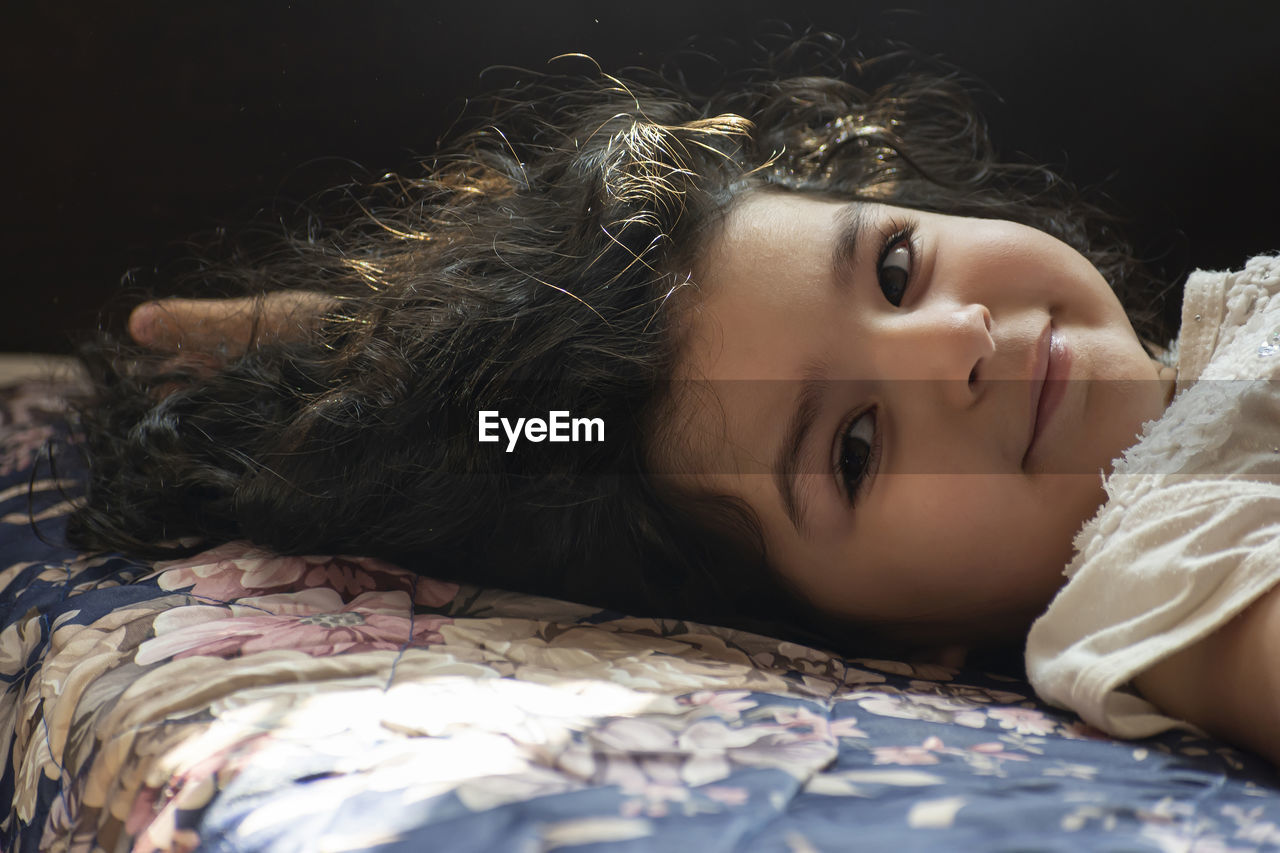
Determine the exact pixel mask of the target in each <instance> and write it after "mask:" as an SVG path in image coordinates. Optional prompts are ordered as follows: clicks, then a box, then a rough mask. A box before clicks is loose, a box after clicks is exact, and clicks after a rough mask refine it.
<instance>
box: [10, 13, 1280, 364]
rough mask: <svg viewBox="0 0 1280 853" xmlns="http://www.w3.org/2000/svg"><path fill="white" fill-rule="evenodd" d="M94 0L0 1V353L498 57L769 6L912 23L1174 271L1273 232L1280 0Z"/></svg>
mask: <svg viewBox="0 0 1280 853" xmlns="http://www.w3.org/2000/svg"><path fill="white" fill-rule="evenodd" d="M105 5H107V4H102V3H100V2H97V0H84V2H75V3H70V2H11V3H7V4H6V10H5V12H4V14H3V16H2V18H0V62H3V69H4V71H3V78H2V79H0V83H2V84H3V90H2V91H3V92H4V93H5V95H4V97H5V99H6V101H7V102H8V103H7V104H6V105H5V109H4V111H3V113H0V115H3V116H4V118H3V121H4V124H5V128H4V129H3V131H0V140H3V142H0V145H2V146H3V149H0V151H2V152H3V153H4V157H3V160H0V162H3V164H4V169H5V173H4V188H5V190H4V191H5V195H6V201H7V204H5V205H4V214H3V215H4V221H3V229H2V232H0V233H3V241H4V242H3V252H4V254H3V257H4V260H5V263H4V267H3V269H4V273H3V279H2V284H3V296H4V299H3V303H2V304H3V308H2V309H0V318H2V319H0V323H3V326H2V330H3V338H2V340H0V349H3V350H43V351H52V352H58V351H67V350H69V349H70V347H71V342H72V340H73V337H74V333H75V332H76V330H80V331H81V332H83V331H84V330H86V329H89V328H92V327H94V326H95V325H96V324H97V323H98V322H99V312H100V310H101V309H102V307H103V305H104V304H106V303H107V302H108V301H109V300H111V299H112V298H114V299H115V300H116V301H117V303H121V302H122V301H123V302H127V301H128V300H127V299H124V298H123V297H122V296H121V287H122V282H124V283H125V284H128V285H129V286H130V287H133V288H139V287H141V288H149V287H150V288H161V289H162V288H163V287H164V282H165V281H166V280H167V279H168V278H169V276H170V274H171V273H172V272H174V271H175V270H178V269H180V268H181V267H182V261H181V258H183V257H184V256H185V255H186V254H187V253H188V252H189V249H188V248H187V247H186V246H185V245H184V241H185V240H186V239H187V238H188V237H189V236H190V235H192V234H194V233H197V232H208V231H210V230H212V229H214V228H217V227H219V226H223V225H232V226H234V225H235V224H236V223H241V222H244V221H247V220H249V219H252V218H254V217H261V216H262V215H263V214H262V211H264V210H269V209H270V208H271V206H272V203H273V202H272V200H273V199H276V198H282V197H283V198H294V199H300V198H303V197H305V196H307V195H309V194H310V193H312V192H313V191H316V190H319V189H321V188H323V187H324V186H326V185H329V184H332V183H337V182H341V181H344V180H346V179H348V178H350V177H351V176H353V175H358V174H360V173H361V167H362V166H363V167H365V168H367V169H370V170H373V171H374V172H381V171H383V170H386V169H390V168H399V167H404V166H406V165H408V163H409V162H410V161H411V152H423V153H425V152H428V151H430V149H431V148H432V146H433V143H434V141H435V140H436V138H437V137H438V136H439V135H440V134H441V133H442V132H443V131H444V130H445V129H446V128H447V127H448V126H449V124H450V123H451V121H452V120H453V118H454V117H455V116H456V115H457V113H458V112H459V110H460V109H461V108H462V106H463V104H464V101H465V98H466V97H467V96H469V95H474V94H477V93H480V92H483V91H485V90H486V89H487V88H489V87H490V86H491V85H492V83H487V82H486V80H484V79H482V78H481V76H480V72H481V71H482V69H484V68H486V67H488V66H491V65H496V64H505V65H519V66H525V67H529V68H545V67H546V64H545V63H546V61H547V60H548V59H549V58H550V57H552V56H555V55H557V54H560V53H565V52H581V53H587V54H590V55H592V56H593V57H595V58H596V59H597V60H598V61H599V62H600V64H601V65H602V66H603V67H604V68H605V69H606V70H611V69H617V68H619V67H622V66H626V65H631V64H651V63H654V62H656V61H658V60H660V59H661V58H663V57H664V56H666V55H668V54H669V53H670V52H672V51H673V50H676V49H678V48H680V47H681V46H683V45H685V44H686V43H687V42H688V41H689V39H690V37H691V36H697V37H700V39H701V41H699V42H698V43H699V44H705V45H706V46H707V47H709V48H712V49H714V48H715V45H716V43H717V41H718V40H720V39H721V38H723V37H728V38H736V39H739V40H747V39H751V38H753V37H755V36H759V35H761V34H763V33H769V32H778V31H779V29H780V26H779V24H777V23H769V22H777V21H781V22H786V23H788V24H789V25H791V26H792V27H793V28H795V29H796V30H797V31H802V30H803V29H804V28H805V27H807V26H813V27H816V28H820V29H830V30H834V31H837V32H840V33H841V34H843V35H845V36H848V37H849V38H850V39H851V40H852V41H853V43H854V44H855V45H858V46H863V47H865V48H866V49H867V50H868V51H873V52H874V51H875V50H877V49H878V48H881V47H883V45H884V39H885V38H886V37H887V38H892V39H897V40H900V41H903V42H906V43H909V44H911V45H913V46H915V47H917V48H919V49H921V50H923V51H925V52H928V53H937V54H941V55H942V56H943V57H945V58H946V59H948V60H950V61H952V62H954V63H956V64H957V65H959V66H961V67H962V68H964V69H966V70H967V71H969V72H971V73H972V74H973V75H975V76H977V77H979V78H981V79H982V80H983V81H985V82H986V83H987V84H988V85H989V87H990V88H991V89H992V90H993V91H994V92H996V93H998V94H999V96H1000V97H1001V99H1002V100H996V99H994V98H990V97H988V98H984V99H983V101H982V103H983V105H984V106H985V108H986V113H987V116H988V119H989V121H990V123H991V125H992V128H993V133H994V136H995V138H996V141H997V143H998V145H999V146H1000V148H1001V150H1002V151H1003V152H1004V153H1005V154H1013V153H1016V152H1024V153H1026V154H1027V155H1030V156H1031V157H1032V158H1033V159H1036V160H1038V161H1041V162H1045V163H1050V164H1053V165H1056V166H1058V167H1061V168H1064V169H1065V171H1066V173H1067V175H1068V177H1070V178H1071V179H1073V180H1074V181H1076V182H1078V183H1081V184H1085V185H1090V186H1099V185H1100V186H1101V188H1102V189H1103V190H1104V191H1105V193H1106V195H1107V196H1109V197H1110V200H1111V204H1112V206H1113V207H1114V208H1115V209H1116V210H1117V211H1118V212H1120V213H1121V214H1123V215H1125V216H1126V217H1127V218H1128V219H1129V220H1130V221H1131V222H1132V229H1131V234H1132V236H1133V237H1134V239H1135V242H1136V244H1137V246H1138V247H1139V249H1140V250H1141V252H1142V253H1143V254H1144V256H1145V257H1147V258H1148V259H1149V260H1150V262H1151V264H1152V266H1153V268H1154V269H1155V270H1156V271H1157V272H1158V273H1159V274H1160V275H1162V276H1163V277H1164V278H1165V279H1166V280H1169V281H1171V282H1174V281H1177V280H1179V279H1180V278H1181V277H1182V276H1184V275H1185V273H1186V272H1187V271H1188V270H1189V269H1191V268H1193V267H1210V268H1212V267H1217V268H1225V267H1236V266H1239V265H1240V264H1241V263H1243V261H1244V260H1245V259H1246V258H1247V257H1248V256H1249V255H1250V254H1254V253H1258V252H1261V251H1275V250H1277V249H1280V227H1278V226H1280V167H1277V164H1276V156H1275V155H1276V153H1277V152H1278V151H1280V147H1278V146H1277V143H1276V135H1275V131H1274V125H1275V115H1276V107H1277V101H1278V100H1280V95H1278V94H1277V93H1278V92H1280V40H1278V39H1280V4H1276V3H1270V2H1225V3H1224V2H1207V3H1190V2H1188V3H1168V2H1164V3H1161V2H1110V3H1096V2H1082V0H1039V1H1038V2H1032V1H1031V0H1021V1H1020V2H986V3H977V2H958V0H956V1H953V2H945V0H938V2H896V3H894V2H882V1H881V0H877V2H860V1H859V0H842V2H839V3H833V2H823V3H788V4H781V3H768V2H759V0H738V1H737V2H732V3H730V2H705V3H697V2H695V1H694V0H685V1H684V2H680V3H675V2H668V0H657V2H650V3H632V4H629V5H624V4H621V3H616V2H615V3H602V2H595V3H592V2H558V3H557V2H536V0H527V1H526V2H521V3H510V2H469V3H468V2H464V3H450V4H443V3H438V2H428V0H368V1H367V2H301V0H299V2H294V3H286V2H272V0H263V2H256V3H247V2H245V3H236V2H213V0H209V2H206V3H203V4H199V3H195V2H186V0H183V2H174V0H163V2H161V0H135V2H133V3H129V4H119V5H120V8H119V9H117V10H115V11H111V10H107V9H105V8H103V7H104V6H105ZM132 292H136V291H131V293H132ZM129 298H132V297H129ZM1172 308H1173V309H1176V305H1174V306H1172ZM121 314H122V312H121V310H120V308H119V305H117V308H116V310H115V311H114V312H113V313H108V314H107V315H104V316H105V319H106V322H112V321H115V322H118V321H119V319H120V317H121Z"/></svg>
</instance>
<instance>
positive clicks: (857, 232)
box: [831, 201, 867, 288]
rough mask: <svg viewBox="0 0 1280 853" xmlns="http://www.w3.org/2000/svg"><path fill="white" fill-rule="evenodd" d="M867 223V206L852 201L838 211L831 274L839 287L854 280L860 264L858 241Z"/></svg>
mask: <svg viewBox="0 0 1280 853" xmlns="http://www.w3.org/2000/svg"><path fill="white" fill-rule="evenodd" d="M866 225H867V206H866V204H864V203H863V202H860V201H851V202H849V203H848V204H846V205H844V206H843V207H841V208H840V209H839V210H837V211H836V239H835V240H834V241H833V243H832V245H831V274H832V277H833V279H834V281H835V283H836V287H837V288H841V287H843V286H844V285H845V284H847V283H849V282H851V281H852V280H853V271H854V269H855V268H856V267H857V265H858V241H859V240H861V239H862V232H863V230H864V229H865V227H866Z"/></svg>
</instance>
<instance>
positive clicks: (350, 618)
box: [135, 588, 453, 665]
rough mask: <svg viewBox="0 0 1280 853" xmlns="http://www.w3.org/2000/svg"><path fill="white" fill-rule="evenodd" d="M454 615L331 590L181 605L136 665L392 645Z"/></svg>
mask: <svg viewBox="0 0 1280 853" xmlns="http://www.w3.org/2000/svg"><path fill="white" fill-rule="evenodd" d="M452 621H453V620H452V619H449V618H446V617H441V616H413V615H412V614H411V613H410V608H409V596H408V595H407V594H406V593H403V592H366V593H363V594H362V595H359V596H356V598H355V599H353V600H352V601H351V602H349V603H344V602H343V601H342V599H341V597H340V596H339V595H338V593H336V592H334V591H333V590H331V589H322V588H316V589H309V590H306V591H304V592H297V593H279V594H275V595H266V596H260V597H257V598H246V599H241V600H240V602H238V603H237V604H234V605H231V606H229V607H208V606H202V605H196V606H192V607H179V608H175V609H174V610H171V611H169V612H167V613H164V614H161V615H160V616H159V617H157V619H156V622H155V624H156V636H155V638H153V639H151V640H147V641H146V642H144V643H143V644H142V645H141V646H140V647H139V649H138V654H137V657H136V659H135V660H136V662H137V663H139V664H142V665H147V664H151V663H156V662H158V661H161V660H166V659H170V658H172V659H181V658H185V657H191V656H193V655H211V656H215V657H223V658H232V657H240V656H244V655H251V654H254V653H256V652H262V651H267V650H270V649H293V650H296V651H301V652H306V653H307V654H309V655H312V656H314V657H323V656H326V655H335V654H341V653H343V652H360V651H372V650H378V649H382V650H389V649H390V650H394V649H401V648H404V647H405V646H410V645H428V644H432V643H439V642H441V641H442V638H441V636H440V632H439V629H440V626H442V625H446V624H449V623H450V622H452Z"/></svg>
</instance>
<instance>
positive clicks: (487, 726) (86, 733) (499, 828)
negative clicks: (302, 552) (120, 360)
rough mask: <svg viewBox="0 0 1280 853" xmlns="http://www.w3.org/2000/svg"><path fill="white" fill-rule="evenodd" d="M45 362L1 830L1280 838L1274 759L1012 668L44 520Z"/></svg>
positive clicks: (715, 844) (126, 835) (0, 644)
mask: <svg viewBox="0 0 1280 853" xmlns="http://www.w3.org/2000/svg"><path fill="white" fill-rule="evenodd" d="M61 387H62V386H61V385H60V384H59V383H57V382H52V381H42V380H37V381H25V382H19V383H17V384H12V385H10V386H9V387H7V388H5V389H3V390H2V391H0V543H2V546H3V551H2V552H0V678H2V679H3V696H2V698H0V745H3V753H4V755H5V757H6V763H5V767H4V773H3V777H0V789H2V790H3V799H4V802H5V803H6V804H7V808H6V810H5V812H4V814H3V819H2V820H0V848H2V849H4V850H11V851H36V850H41V851H46V850H47V851H64V850H77V851H79V850H108V851H123V850H137V851H153V850H155V851H158V850H164V851H170V850H194V849H197V848H198V849H201V850H300V851H355V850H361V851H363V850H379V851H395V850H406V851H408V850H414V851H417V850H437V849H438V850H447V851H451V853H459V851H471V850H513V851H552V850H573V851H591V850H610V851H614V850H663V851H669V850H696V851H699V853H711V851H731V850H732V851H736V850H749V851H756V850H763V851H770V850H778V851H792V853H808V851H824V850H848V849H860V850H863V849H865V850H895V851H910V850H1064V851H1068V850H1070V851H1078V850H1165V851H1174V850H1177V851H1186V850H1197V851H1198V850H1206V851H1207V850H1213V851H1227V850H1230V851H1243V850H1259V849H1276V848H1280V780H1278V779H1277V777H1276V775H1275V772H1274V771H1273V769H1272V768H1271V767H1270V766H1269V765H1268V764H1266V763H1265V762H1263V761H1261V760H1260V759H1258V758H1256V757H1254V756H1251V755H1248V754H1245V753H1241V752H1239V751H1237V750H1234V749H1232V748H1230V747H1227V746H1224V745H1223V744H1221V743H1218V742H1215V741H1212V740H1208V739H1205V738H1201V737H1197V736H1194V735H1191V734H1188V733H1185V732H1172V733H1168V734H1166V735H1164V736H1161V737H1158V738H1154V739H1150V740H1146V741H1141V742H1124V741H1116V740H1112V739H1109V738H1107V737H1104V736H1102V735H1101V734H1099V733H1098V732H1097V731H1094V730H1092V729H1090V728H1089V727H1088V726H1086V725H1084V724H1082V723H1081V722H1080V721H1079V720H1078V719H1077V718H1075V717H1073V716H1072V715H1070V714H1066V713H1063V712H1060V711H1057V710H1054V709H1051V708H1049V707H1046V706H1045V705H1043V704H1041V703H1040V702H1038V701H1036V699H1035V698H1034V696H1033V695H1032V693H1031V690H1030V688H1029V687H1028V685H1027V684H1026V682H1025V681H1023V680H1021V679H1019V678H1015V677H1012V676H1009V675H999V674H992V673H984V672H981V671H976V670H972V671H971V670H955V669H951V668H946V667H941V666H932V665H928V666H926V665H910V664H907V663H903V662H899V661H887V660H867V659H846V658H843V657H840V656H837V655H833V654H830V653H828V652H825V651H821V650H818V649H813V648H807V647H804V646H799V645H796V644H793V643H787V642H781V641H778V640H775V639H770V638H768V637H764V636H759V635H755V634H748V633H744V632H741V631H734V630H729V629H725V628H719V627H715V626H708V625H698V624H693V623H688V622H683V621H677V620H662V619H640V618H631V617H628V616H627V615H626V614H622V613H615V612H608V611H601V610H599V609H598V608H591V607H585V606H582V605H578V604H573V603H569V602H562V601H552V600H547V599H541V598H535V597H532V596H528V595H521V594H515V593H511V592H505V591H501V590H493V589H479V588H475V587H468V586H465V585H464V586H459V585H455V584H450V583H446V582H442V581H437V580H432V579H431V577H432V574H433V572H432V566H430V565H419V566H393V565H389V564H387V563H383V562H380V561H377V560H373V559H367V558H361V557H356V556H330V555H319V556H314V557H280V556H274V555H271V554H267V553H264V552H261V551H259V550H258V549H256V548H254V547H253V546H252V545H249V544H247V543H229V544H226V545H223V546H220V547H218V548H215V549H213V550H211V551H208V552H206V553H204V554H201V555H198V556H196V557H192V558H188V559H185V560H181V561H176V562H168V563H157V564H149V563H146V562H141V561H138V560H134V559H129V558H125V557H122V556H119V555H113V554H84V553H79V552H77V551H75V550H73V549H70V548H68V547H66V546H65V544H63V538H62V530H63V526H64V524H65V516H66V513H67V512H68V510H69V507H70V506H71V501H73V500H74V496H75V494H76V488H77V482H78V478H77V476H76V470H75V467H74V464H73V459H74V454H59V457H58V458H61V459H63V460H64V461H63V462H62V464H59V465H57V466H54V467H53V468H52V469H51V468H50V466H49V465H48V463H47V458H46V454H45V452H44V450H43V448H44V447H45V445H46V443H47V442H49V441H54V442H57V441H61V440H62V439H61V437H60V432H59V428H58V426H57V423H58V420H59V417H60V414H59V406H60V403H59V392H60V389H61Z"/></svg>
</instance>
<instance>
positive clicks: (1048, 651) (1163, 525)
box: [1026, 256, 1280, 737]
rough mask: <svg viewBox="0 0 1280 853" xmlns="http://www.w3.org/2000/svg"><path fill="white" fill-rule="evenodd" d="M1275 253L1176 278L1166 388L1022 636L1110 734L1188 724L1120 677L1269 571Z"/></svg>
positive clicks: (1277, 396) (1279, 429)
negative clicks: (1163, 405) (1045, 604)
mask: <svg viewBox="0 0 1280 853" xmlns="http://www.w3.org/2000/svg"><path fill="white" fill-rule="evenodd" d="M1277 292H1280V256H1277V257H1256V258H1253V259H1252V260H1250V261H1249V263H1248V264H1246V265H1245V268H1244V269H1243V270H1241V271H1239V272H1234V273H1219V272H1196V273H1194V274H1192V275H1191V277H1190V278H1189V279H1188V280H1187V287H1186V294H1185V296H1184V298H1183V308H1182V330H1181V332H1180V335H1179V340H1178V350H1179V352H1178V385H1177V397H1176V398H1175V399H1174V401H1173V403H1172V404H1171V405H1170V406H1169V408H1168V409H1167V410H1166V412H1165V414H1164V415H1163V416H1162V417H1161V418H1160V419H1159V420H1155V421H1151V422H1149V423H1147V424H1145V425H1144V426H1143V432H1142V437H1141V438H1140V440H1139V441H1138V443H1137V444H1136V445H1134V446H1133V447H1132V448H1130V449H1129V450H1128V451H1127V452H1126V453H1125V454H1124V456H1123V458H1121V459H1119V460H1117V461H1116V464H1115V469H1114V470H1113V472H1112V473H1111V475H1110V476H1109V477H1107V478H1106V480H1105V485H1106V490H1107V495H1108V500H1107V502H1106V503H1105V504H1104V505H1103V507H1102V508H1101V509H1100V510H1099V511H1098V514H1097V515H1096V516H1095V517H1094V518H1093V519H1092V520H1091V521H1089V522H1088V523H1087V524H1085V526H1084V527H1083V528H1082V529H1081V530H1080V532H1079V533H1078V534H1077V535H1076V539H1075V547H1076V555H1075V558H1074V559H1073V560H1072V561H1071V563H1070V565H1068V566H1067V568H1066V570H1065V574H1066V575H1067V577H1068V578H1069V581H1068V582H1067V585H1066V586H1064V587H1063V588H1062V590H1061V591H1060V592H1059V593H1058V595H1057V597H1056V598H1055V599H1054V601H1053V603H1052V604H1051V605H1050V606H1049V609H1048V610H1047V611H1046V612H1045V614H1044V615H1043V616H1041V617H1040V618H1039V619H1038V620H1037V621H1036V623H1035V624H1034V625H1033V626H1032V628H1031V633H1030V634H1029V636H1028V637H1027V651H1026V655H1027V674H1028V676H1029V677H1030V679H1031V684H1032V685H1033V686H1034V687H1035V689H1036V692H1037V693H1039V694H1040V696H1041V697H1042V698H1044V699H1045V700H1046V701H1048V702H1050V703H1052V704H1054V705H1058V706H1061V707H1064V708H1070V709H1072V710H1074V711H1076V712H1077V713H1079V714H1080V716H1081V717H1083V718H1084V719H1085V721H1087V722H1088V723H1090V724H1092V725H1094V726H1096V727H1098V728H1100V729H1102V730H1103V731H1105V732H1108V733H1109V734H1112V735H1116V736H1119V737H1145V736H1147V735H1151V734H1155V733H1157V732H1160V731H1164V730H1165V729H1169V728H1174V727H1182V728H1190V729H1194V727H1193V726H1190V725H1189V724H1187V723H1184V722H1181V721H1178V720H1175V719H1173V718H1170V717H1166V716H1165V715H1163V714H1161V713H1160V712H1159V711H1158V710H1157V709H1156V707H1155V706H1154V705H1152V704H1151V703H1150V702H1147V701H1146V700H1144V699H1142V698H1140V697H1139V696H1137V695H1136V693H1134V692H1133V689H1132V686H1131V685H1130V684H1129V682H1130V681H1132V679H1133V678H1134V676H1136V675H1137V674H1139V673H1141V672H1142V671H1143V670H1145V669H1147V668H1149V667H1150V666H1151V665H1152V664H1154V663H1156V662H1157V661H1159V660H1161V659H1162V658H1165V657H1168V656H1169V655H1171V654H1172V653H1174V652H1175V651H1178V650H1179V649H1181V648H1184V647H1185V646H1188V645H1190V644H1191V643H1194V642H1195V641H1196V640H1199V639H1200V638H1202V637H1204V636H1206V635H1208V634H1210V633H1212V632H1213V631H1214V630H1216V629H1217V628H1219V627H1221V626H1222V625H1224V624H1226V623H1227V622H1228V621H1230V620H1231V618H1232V617H1233V616H1235V615H1236V614H1237V613H1239V612H1240V611H1241V610H1243V609H1244V608H1245V607H1247V606H1248V605H1249V604H1250V603H1251V602H1253V601H1254V600H1255V599H1257V598H1258V597H1259V596H1260V595H1262V594H1263V593H1264V592H1266V591H1267V590H1268V589H1269V588H1270V587H1271V585H1272V584H1274V583H1275V582H1276V581H1278V580H1280V382H1273V381H1266V380H1271V379H1276V378H1280V298H1276V296H1275V294H1276V293H1277Z"/></svg>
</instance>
